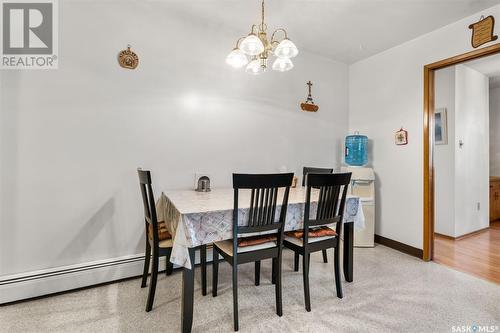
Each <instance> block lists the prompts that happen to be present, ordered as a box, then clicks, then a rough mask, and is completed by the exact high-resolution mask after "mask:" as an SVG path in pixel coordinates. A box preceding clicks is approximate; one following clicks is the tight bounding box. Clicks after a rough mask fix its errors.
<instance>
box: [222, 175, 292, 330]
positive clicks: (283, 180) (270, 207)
mask: <svg viewBox="0 0 500 333" xmlns="http://www.w3.org/2000/svg"><path fill="white" fill-rule="evenodd" d="M292 178H293V173H282V174H266V175H265V174H254V175H249V174H233V188H234V209H233V239H232V240H226V241H222V242H216V243H214V247H213V250H214V254H213V258H214V259H213V279H212V283H213V285H212V295H213V297H216V296H217V283H218V271H219V254H220V255H222V257H223V258H224V259H225V260H226V261H227V262H228V263H229V264H230V265H231V266H232V268H233V317H234V330H235V331H238V328H239V323H238V265H240V264H245V263H250V262H255V284H256V285H257V284H258V274H260V261H261V260H264V259H272V260H273V270H274V272H273V273H274V274H273V275H274V276H275V280H276V283H275V290H276V313H277V314H278V316H280V317H281V316H282V315H283V305H282V298H281V262H282V249H283V237H284V234H283V230H284V227H285V217H286V210H287V205H288V195H289V192H290V186H291V184H292ZM240 190H251V194H250V208H249V210H248V214H246V216H247V218H245V220H246V221H244V223H243V225H240V223H239V222H240V221H239V216H238V212H239V210H238V208H239V201H238V200H239V194H240ZM279 191H281V192H283V199H282V200H281V203H278V202H277V201H278V192H279ZM279 204H281V207H280V206H279ZM262 232H265V235H262V236H253V237H251V239H252V241H254V243H260V244H255V245H252V246H245V247H242V246H241V245H240V244H241V243H242V241H248V239H249V237H241V238H238V237H239V236H245V235H247V236H248V235H249V234H253V233H262ZM273 236H274V238H273ZM259 238H260V239H259ZM259 240H261V242H259ZM255 241H257V242H255Z"/></svg>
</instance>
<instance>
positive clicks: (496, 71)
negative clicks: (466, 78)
mask: <svg viewBox="0 0 500 333" xmlns="http://www.w3.org/2000/svg"><path fill="white" fill-rule="evenodd" d="M465 65H467V67H470V68H473V69H475V70H476V71H478V72H481V73H483V74H484V75H486V76H488V77H494V76H500V54H495V55H492V56H489V57H485V58H480V59H477V60H474V61H469V62H466V63H465Z"/></svg>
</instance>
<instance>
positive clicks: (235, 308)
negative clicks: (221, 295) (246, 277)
mask: <svg viewBox="0 0 500 333" xmlns="http://www.w3.org/2000/svg"><path fill="white" fill-rule="evenodd" d="M233 318H234V331H235V332H236V331H238V330H239V321H238V263H237V262H236V261H233Z"/></svg>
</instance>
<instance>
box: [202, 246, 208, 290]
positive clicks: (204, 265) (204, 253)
mask: <svg viewBox="0 0 500 333" xmlns="http://www.w3.org/2000/svg"><path fill="white" fill-rule="evenodd" d="M200 263H201V294H202V295H203V296H205V295H206V294H207V246H206V245H202V246H201V247H200Z"/></svg>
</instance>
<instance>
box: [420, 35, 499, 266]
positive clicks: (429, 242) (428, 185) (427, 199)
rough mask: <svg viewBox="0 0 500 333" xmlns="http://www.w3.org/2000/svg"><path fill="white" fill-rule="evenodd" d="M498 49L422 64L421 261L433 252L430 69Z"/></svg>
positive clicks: (431, 98) (497, 46)
mask: <svg viewBox="0 0 500 333" xmlns="http://www.w3.org/2000/svg"><path fill="white" fill-rule="evenodd" d="M497 53H500V43H498V44H494V45H491V46H488V47H484V48H481V49H478V50H474V51H470V52H467V53H463V54H460V55H457V56H454V57H451V58H448V59H444V60H441V61H438V62H434V63H432V64H428V65H425V66H424V246H423V247H424V250H423V258H422V259H424V260H425V261H429V260H432V258H433V256H434V136H433V135H432V132H431V129H432V128H433V127H434V126H433V120H434V97H435V92H434V88H435V87H434V73H435V71H436V70H438V69H442V68H446V67H449V66H453V65H457V64H460V63H463V62H466V61H470V60H475V59H479V58H482V57H487V56H490V55H493V54H497Z"/></svg>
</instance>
